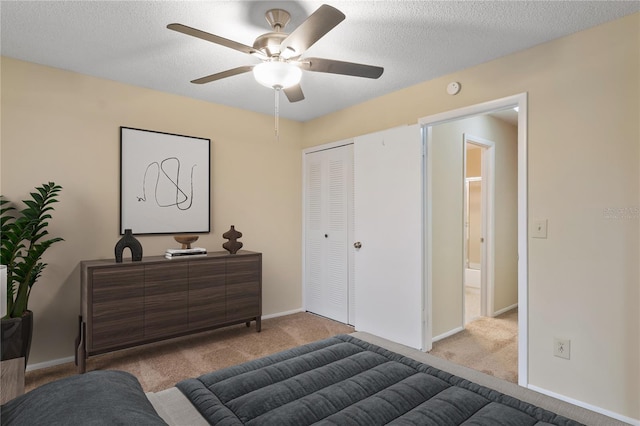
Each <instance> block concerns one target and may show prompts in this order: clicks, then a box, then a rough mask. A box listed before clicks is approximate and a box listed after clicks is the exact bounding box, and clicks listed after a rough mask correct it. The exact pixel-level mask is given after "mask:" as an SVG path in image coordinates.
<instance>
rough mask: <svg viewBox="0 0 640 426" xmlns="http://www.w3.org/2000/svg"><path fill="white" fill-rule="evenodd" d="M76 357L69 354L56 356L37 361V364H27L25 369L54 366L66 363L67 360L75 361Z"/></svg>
mask: <svg viewBox="0 0 640 426" xmlns="http://www.w3.org/2000/svg"><path fill="white" fill-rule="evenodd" d="M75 360H76V358H75V357H74V356H69V357H66V358H58V359H52V360H50V361H44V362H39V363H37V364H29V365H27V368H26V371H31V370H40V369H41V368H47V367H54V366H56V365H60V364H66V363H68V362H75Z"/></svg>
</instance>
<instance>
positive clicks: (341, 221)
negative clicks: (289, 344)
mask: <svg viewBox="0 0 640 426" xmlns="http://www.w3.org/2000/svg"><path fill="white" fill-rule="evenodd" d="M352 159H353V146H352V145H346V146H341V147H339V148H333V149H328V150H324V151H319V152H314V153H309V154H306V158H305V170H306V176H305V212H306V217H305V224H306V225H305V291H306V293H305V303H306V309H307V310H308V311H310V312H313V313H316V314H318V315H322V316H325V317H328V318H332V319H335V320H336V321H340V322H343V323H348V322H349V305H350V303H349V266H350V265H349V255H350V253H349V250H350V239H349V231H350V218H351V217H352V215H351V209H350V199H351V197H352V193H353V192H352V187H353V171H352V164H353V160H352Z"/></svg>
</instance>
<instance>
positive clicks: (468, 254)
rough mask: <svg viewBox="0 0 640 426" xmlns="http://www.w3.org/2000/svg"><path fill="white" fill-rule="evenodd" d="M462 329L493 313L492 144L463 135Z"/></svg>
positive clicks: (473, 136) (493, 201) (493, 203)
mask: <svg viewBox="0 0 640 426" xmlns="http://www.w3.org/2000/svg"><path fill="white" fill-rule="evenodd" d="M463 142H464V150H463V153H464V159H463V164H464V165H463V170H464V188H463V194H464V224H463V227H464V229H463V232H464V243H463V244H464V250H463V253H464V259H463V263H464V267H463V268H464V269H463V275H462V276H463V283H462V285H463V291H462V297H463V300H464V303H463V306H464V309H463V315H464V319H463V322H462V324H463V328H464V327H465V326H466V325H467V324H468V323H470V322H471V321H473V320H475V319H477V318H479V317H484V316H487V315H491V314H492V313H493V294H494V287H493V284H494V281H493V277H494V272H495V271H494V241H495V228H494V226H495V217H494V212H495V196H494V193H495V169H494V167H495V146H496V144H495V142H494V141H492V140H489V139H486V138H481V137H479V136H475V135H471V134H469V133H466V132H465V133H464V135H463Z"/></svg>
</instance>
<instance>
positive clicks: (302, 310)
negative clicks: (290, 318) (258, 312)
mask: <svg viewBox="0 0 640 426" xmlns="http://www.w3.org/2000/svg"><path fill="white" fill-rule="evenodd" d="M300 312H306V311H305V310H304V309H303V308H298V309H294V310H291V311H284V312H277V313H275V314H269V315H263V316H262V319H263V320H265V319H270V318H277V317H284V316H287V315H293V314H298V313H300Z"/></svg>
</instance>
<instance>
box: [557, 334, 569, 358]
mask: <svg viewBox="0 0 640 426" xmlns="http://www.w3.org/2000/svg"><path fill="white" fill-rule="evenodd" d="M553 355H554V356H557V357H559V358H564V359H571V340H569V339H559V338H557V337H556V338H554V339H553Z"/></svg>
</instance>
